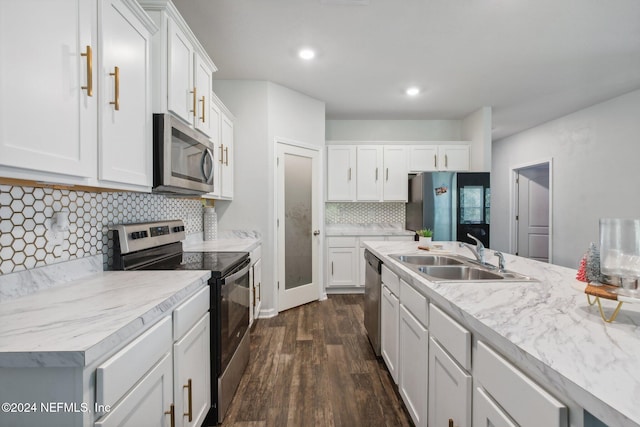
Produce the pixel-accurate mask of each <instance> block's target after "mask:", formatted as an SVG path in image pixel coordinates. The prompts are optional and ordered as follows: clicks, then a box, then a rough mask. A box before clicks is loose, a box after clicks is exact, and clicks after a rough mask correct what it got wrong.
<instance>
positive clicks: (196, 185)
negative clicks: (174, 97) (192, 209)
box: [153, 114, 214, 195]
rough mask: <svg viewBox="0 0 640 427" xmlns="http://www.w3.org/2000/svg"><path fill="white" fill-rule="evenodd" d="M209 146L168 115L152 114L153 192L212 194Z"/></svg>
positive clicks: (206, 140) (211, 148) (210, 143)
mask: <svg viewBox="0 0 640 427" xmlns="http://www.w3.org/2000/svg"><path fill="white" fill-rule="evenodd" d="M213 168H214V163H213V143H212V142H211V141H209V139H208V138H207V137H206V136H205V135H203V134H201V133H200V132H198V131H197V130H194V129H192V128H190V127H189V126H187V125H186V124H184V123H183V122H182V121H180V120H179V119H178V118H176V117H173V116H172V115H171V114H154V115H153V191H154V192H156V193H173V194H184V195H200V194H204V193H209V192H211V191H213V175H214V174H213V172H214V171H213Z"/></svg>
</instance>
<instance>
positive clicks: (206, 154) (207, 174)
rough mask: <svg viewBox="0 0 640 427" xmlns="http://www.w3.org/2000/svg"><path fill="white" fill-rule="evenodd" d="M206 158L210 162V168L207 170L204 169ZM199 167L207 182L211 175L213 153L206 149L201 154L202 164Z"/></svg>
mask: <svg viewBox="0 0 640 427" xmlns="http://www.w3.org/2000/svg"><path fill="white" fill-rule="evenodd" d="M207 157H209V160H210V161H211V167H210V168H209V170H207V168H206V163H207ZM200 166H201V168H202V175H203V176H204V179H205V182H209V180H210V179H211V176H212V175H213V153H212V152H211V150H209V149H208V148H207V149H206V150H204V152H203V153H202V162H201V164H200Z"/></svg>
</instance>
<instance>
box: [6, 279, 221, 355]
mask: <svg viewBox="0 0 640 427" xmlns="http://www.w3.org/2000/svg"><path fill="white" fill-rule="evenodd" d="M210 275H211V273H210V272H208V271H195V270H194V271H105V272H98V273H94V274H91V275H90V276H87V277H83V278H81V279H78V280H74V281H71V282H69V283H66V284H62V285H58V286H55V287H52V288H49V289H46V290H42V291H39V292H36V293H33V294H30V295H26V296H23V297H19V298H15V299H11V300H8V301H3V302H1V303H0V368H19V367H82V366H88V365H91V363H93V362H94V361H96V360H97V359H99V358H100V357H101V356H103V355H104V354H106V353H108V352H109V351H110V350H112V349H113V348H115V347H116V346H118V345H119V344H121V343H123V342H125V341H130V340H131V339H132V338H133V337H135V336H137V335H139V334H140V333H141V332H142V331H143V330H145V329H147V328H148V327H149V326H150V325H152V324H154V323H155V322H157V321H158V320H159V319H160V318H162V317H163V316H165V315H166V314H167V313H171V312H172V310H173V309H174V308H175V307H176V306H177V305H178V304H180V303H181V302H182V301H184V300H186V299H187V297H189V296H190V295H192V294H193V293H194V292H195V291H196V290H198V289H200V288H202V287H204V286H206V284H207V279H208V278H209V277H210Z"/></svg>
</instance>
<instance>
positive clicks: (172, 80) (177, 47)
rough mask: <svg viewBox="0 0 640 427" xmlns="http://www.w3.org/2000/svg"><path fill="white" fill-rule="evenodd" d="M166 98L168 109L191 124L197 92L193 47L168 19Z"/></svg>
mask: <svg viewBox="0 0 640 427" xmlns="http://www.w3.org/2000/svg"><path fill="white" fill-rule="evenodd" d="M168 31H169V35H168V45H169V46H168V53H167V55H168V61H169V64H168V72H169V75H168V80H169V81H168V86H169V87H168V100H167V103H168V104H167V106H168V108H169V111H171V112H173V113H174V114H176V115H177V116H178V117H180V118H181V119H183V120H184V121H185V122H186V123H189V124H193V120H194V117H195V113H196V108H194V107H197V101H198V99H197V96H198V94H197V92H196V91H195V85H194V82H193V77H194V72H193V62H194V61H193V58H194V49H193V44H192V43H191V40H189V38H188V37H187V36H186V34H185V33H184V32H183V31H182V30H181V29H180V27H178V25H177V24H176V23H175V22H174V21H173V20H172V19H169V23H168Z"/></svg>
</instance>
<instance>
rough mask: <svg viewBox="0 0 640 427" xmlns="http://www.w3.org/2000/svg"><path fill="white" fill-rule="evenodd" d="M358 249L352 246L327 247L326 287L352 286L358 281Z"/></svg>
mask: <svg viewBox="0 0 640 427" xmlns="http://www.w3.org/2000/svg"><path fill="white" fill-rule="evenodd" d="M357 254H358V249H357V248H356V247H355V244H354V246H352V247H328V248H327V270H328V271H327V277H328V278H329V279H328V281H327V287H354V286H357V283H358V270H357V266H358V261H357V259H356V258H357Z"/></svg>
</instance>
